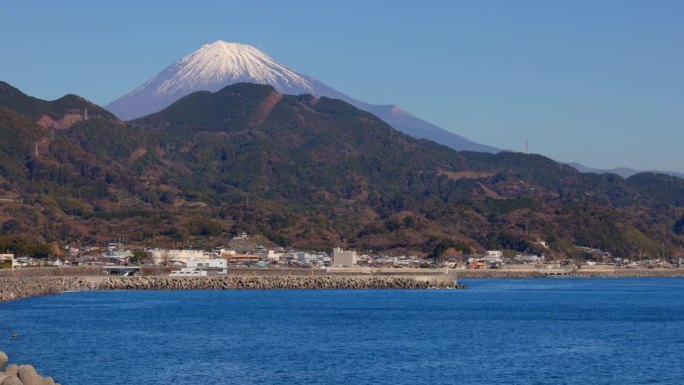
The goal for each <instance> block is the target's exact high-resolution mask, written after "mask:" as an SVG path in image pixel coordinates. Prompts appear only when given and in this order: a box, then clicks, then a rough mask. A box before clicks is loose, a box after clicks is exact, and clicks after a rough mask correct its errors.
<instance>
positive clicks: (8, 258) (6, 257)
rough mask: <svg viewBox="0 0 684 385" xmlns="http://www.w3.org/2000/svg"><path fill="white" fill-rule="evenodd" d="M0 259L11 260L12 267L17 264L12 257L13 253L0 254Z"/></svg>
mask: <svg viewBox="0 0 684 385" xmlns="http://www.w3.org/2000/svg"><path fill="white" fill-rule="evenodd" d="M0 261H11V262H12V268H13V269H14V268H15V267H16V266H17V264H18V263H17V260H16V259H14V254H0Z"/></svg>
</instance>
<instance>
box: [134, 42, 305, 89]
mask: <svg viewBox="0 0 684 385" xmlns="http://www.w3.org/2000/svg"><path fill="white" fill-rule="evenodd" d="M240 82H250V83H257V84H270V85H272V86H273V87H274V88H275V89H276V90H278V91H279V92H282V93H287V94H301V93H312V92H313V89H314V86H313V84H311V82H310V81H309V79H307V78H306V77H304V76H302V75H300V74H298V73H296V72H294V71H292V70H290V69H288V68H287V67H285V66H283V65H282V64H280V63H278V62H276V61H275V60H273V59H271V58H270V57H269V56H268V55H266V54H264V53H263V52H261V51H259V50H258V49H256V48H254V47H253V46H251V45H247V44H240V43H227V42H225V41H222V40H218V41H215V42H213V43H211V44H205V45H203V46H202V47H200V49H198V50H197V51H195V52H193V53H191V54H190V55H188V56H186V57H184V58H183V59H181V60H180V61H179V62H177V63H176V64H173V65H172V66H170V67H168V68H167V69H166V70H164V71H163V72H162V73H161V74H159V75H158V76H157V77H156V78H154V79H152V80H151V81H150V82H148V83H149V84H145V85H143V87H147V86H152V85H153V92H154V93H156V94H159V95H175V94H177V93H185V94H187V93H190V92H194V91H200V90H206V91H218V90H220V89H221V88H223V87H225V86H227V85H230V84H234V83H240ZM141 88H142V87H141Z"/></svg>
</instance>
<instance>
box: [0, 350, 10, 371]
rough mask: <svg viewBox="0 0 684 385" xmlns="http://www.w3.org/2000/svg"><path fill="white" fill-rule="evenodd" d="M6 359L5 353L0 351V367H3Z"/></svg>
mask: <svg viewBox="0 0 684 385" xmlns="http://www.w3.org/2000/svg"><path fill="white" fill-rule="evenodd" d="M7 359H8V358H7V354H5V352H0V369H2V368H4V367H5V365H6V364H7Z"/></svg>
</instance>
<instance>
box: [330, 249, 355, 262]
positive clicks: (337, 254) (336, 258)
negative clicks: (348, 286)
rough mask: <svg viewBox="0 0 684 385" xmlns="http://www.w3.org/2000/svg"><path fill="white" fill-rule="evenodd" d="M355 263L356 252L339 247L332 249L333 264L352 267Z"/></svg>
mask: <svg viewBox="0 0 684 385" xmlns="http://www.w3.org/2000/svg"><path fill="white" fill-rule="evenodd" d="M354 265H356V252H355V251H349V250H346V251H345V250H342V249H340V248H339V247H336V248H334V249H333V266H341V267H353V266H354Z"/></svg>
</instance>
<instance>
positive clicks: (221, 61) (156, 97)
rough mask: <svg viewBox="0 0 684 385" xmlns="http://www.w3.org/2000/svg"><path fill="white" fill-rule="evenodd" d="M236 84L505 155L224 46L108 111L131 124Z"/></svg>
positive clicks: (175, 67)
mask: <svg viewBox="0 0 684 385" xmlns="http://www.w3.org/2000/svg"><path fill="white" fill-rule="evenodd" d="M235 83H256V84H266V85H271V86H273V87H274V88H275V89H276V91H278V92H280V93H283V94H289V95H299V94H311V95H313V96H315V97H321V96H325V97H329V98H333V99H340V100H343V101H345V102H347V103H349V104H351V105H353V106H355V107H356V108H359V109H361V110H364V111H367V112H370V113H372V114H374V115H376V116H377V117H379V118H380V119H382V120H383V121H385V122H386V123H387V124H389V125H390V126H392V127H394V128H395V129H397V130H399V131H402V132H404V133H406V134H408V135H410V136H413V137H415V138H419V139H429V140H432V141H434V142H437V143H439V144H443V145H446V146H449V147H451V148H453V149H455V150H459V151H479V152H491V153H495V152H498V151H500V150H499V149H497V148H494V147H490V146H486V145H482V144H478V143H475V142H472V141H470V140H468V139H466V138H464V137H462V136H459V135H456V134H454V133H452V132H450V131H447V130H445V129H442V128H440V127H437V126H435V125H433V124H431V123H428V122H426V121H424V120H422V119H420V118H417V117H415V116H413V115H411V114H409V113H407V112H405V111H402V110H401V109H400V108H399V107H397V106H395V105H374V104H369V103H365V102H362V101H359V100H356V99H354V98H352V97H349V96H347V95H345V94H343V93H341V92H339V91H337V90H335V89H333V88H332V87H329V86H327V85H325V84H324V83H322V82H320V81H318V80H316V79H313V78H310V77H308V76H306V75H302V74H300V73H298V72H296V71H293V70H291V69H289V68H287V67H285V66H284V65H282V64H280V63H278V62H277V61H275V60H273V59H272V58H270V57H269V56H268V55H266V54H264V53H263V52H261V51H260V50H258V49H256V48H254V47H253V46H250V45H247V44H239V43H227V42H225V41H221V40H219V41H216V42H214V43H211V44H206V45H203V46H202V47H201V48H200V49H198V50H197V51H195V52H193V53H191V54H190V55H188V56H185V57H184V58H182V59H181V60H180V61H178V62H176V63H174V64H172V65H170V66H169V67H167V68H166V69H164V70H163V71H162V72H160V73H159V74H158V75H157V76H155V77H154V78H152V79H150V80H149V81H147V82H145V83H144V84H142V85H141V86H139V87H138V88H136V89H134V90H133V91H131V92H129V93H128V94H126V95H124V96H122V97H121V98H119V99H117V100H115V101H113V102H111V103H110V104H108V105H106V106H105V108H107V109H108V110H109V111H111V112H112V113H114V114H115V115H116V116H118V117H119V118H121V119H124V120H131V119H135V118H139V117H142V116H145V115H148V114H151V113H154V112H158V111H161V110H162V109H164V108H166V107H167V106H169V105H171V104H172V103H173V102H175V101H177V100H178V99H180V98H182V97H184V96H186V95H189V94H191V93H193V92H196V91H211V92H216V91H218V90H220V89H222V88H224V87H226V86H228V85H232V84H235Z"/></svg>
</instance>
